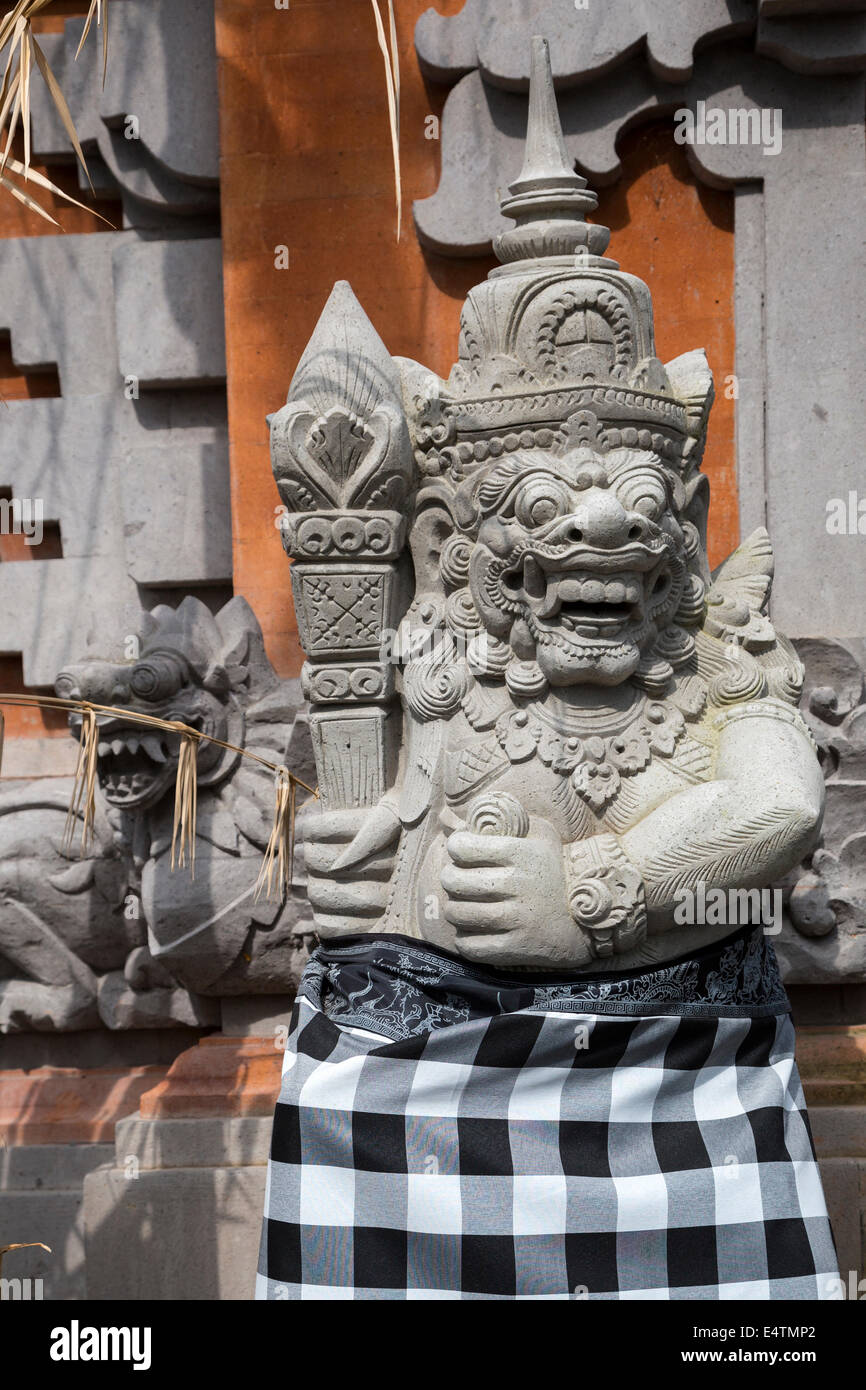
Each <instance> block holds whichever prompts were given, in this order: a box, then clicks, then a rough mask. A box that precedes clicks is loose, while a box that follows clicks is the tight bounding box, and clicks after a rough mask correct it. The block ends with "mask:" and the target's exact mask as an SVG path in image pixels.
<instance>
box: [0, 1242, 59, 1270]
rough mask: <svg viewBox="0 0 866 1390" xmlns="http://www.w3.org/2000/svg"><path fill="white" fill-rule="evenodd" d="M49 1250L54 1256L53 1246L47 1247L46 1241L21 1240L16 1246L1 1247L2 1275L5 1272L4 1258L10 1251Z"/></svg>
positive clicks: (0, 1263)
mask: <svg viewBox="0 0 866 1390" xmlns="http://www.w3.org/2000/svg"><path fill="white" fill-rule="evenodd" d="M36 1249H39V1250H47V1251H48V1253H49V1255H50V1254H52V1250H51V1246H50V1245H46V1244H45V1242H44V1240H20V1241H16V1242H15V1244H14V1245H0V1274H2V1272H3V1256H4V1255H8V1253H9V1251H10V1250H36Z"/></svg>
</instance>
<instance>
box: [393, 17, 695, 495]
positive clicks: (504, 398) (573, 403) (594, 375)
mask: <svg viewBox="0 0 866 1390" xmlns="http://www.w3.org/2000/svg"><path fill="white" fill-rule="evenodd" d="M597 204H598V200H597V198H596V196H595V194H594V193H593V192H592V191H591V190H590V189H589V188H588V187H587V184H586V180H585V179H584V178H582V177H581V176H580V175H579V174H576V173H575V172H574V169H573V166H572V163H571V160H570V159H569V156H568V153H567V151H566V148H565V143H564V141H563V136H562V127H561V125H560V120H559V114H558V111H557V106H556V97H555V94H554V89H553V80H552V77H551V71H550V58H549V54H548V47H547V41H546V40H545V39H543V38H538V37H536V38H534V39H533V41H532V69H531V77H530V88H529V122H528V129H527V139H526V154H525V158H524V163H523V168H522V170H521V172H520V175H519V177H518V178H517V179H516V180H515V181H514V182H513V183H512V184H511V185H510V187H509V195H508V197H506V198H505V199H504V200H503V202H502V210H503V212H504V213H505V214H506V215H507V216H508V217H511V218H513V219H514V221H515V224H516V225H515V226H514V227H513V228H511V229H510V230H508V231H506V232H503V233H502V234H501V235H500V236H498V237H497V238H496V240H495V242H494V250H495V252H496V255H497V257H498V259H499V260H500V262H501V263H502V264H501V265H499V266H497V267H496V268H495V269H494V270H492V271H491V272H490V274H489V276H488V278H487V280H486V281H484V282H483V283H482V284H480V285H477V286H476V287H475V288H474V289H473V290H471V291H470V293H469V296H468V298H467V300H466V303H465V305H464V308H463V313H462V315H461V327H460V349H459V360H458V362H457V364H456V366H455V367H454V369H453V370H452V372H451V375H450V377H449V379H448V381H447V382H443V381H441V380H440V379H439V378H437V377H435V376H434V375H433V374H432V373H429V372H423V371H418V372H417V373H416V374H414V375H413V374H412V373H409V374H408V378H407V386H408V389H409V401H408V402H407V404H408V405H409V413H410V417H411V419H410V423H411V427H412V433H413V436H414V443H415V447H416V458H417V461H418V464H419V466H420V468H421V470H422V472H424V473H427V474H430V473H434V474H435V473H439V472H448V473H450V474H451V475H452V476H455V475H456V476H463V475H465V474H466V473H467V472H470V471H472V469H473V467H474V466H477V464H479V463H482V462H484V461H485V460H486V459H488V458H490V457H491V456H492V457H495V456H496V455H498V454H501V453H503V452H511V451H512V450H514V449H517V448H520V449H526V448H534V447H541V448H545V449H551V448H552V449H554V450H555V451H560V450H565V449H570V448H572V447H575V446H577V445H589V446H590V447H592V448H594V449H596V450H598V451H599V452H605V451H606V450H608V449H613V448H618V447H621V446H623V445H626V446H629V447H641V448H646V449H652V450H654V452H656V453H657V454H659V455H660V456H661V457H662V458H664V459H666V460H667V461H668V462H670V463H671V464H672V465H674V466H675V467H677V468H679V469H687V470H690V469H691V468H692V467H693V466H694V465H695V464H696V463H697V462H699V458H700V447H699V446H700V444H701V443H702V438H703V434H704V430H705V427H706V415H707V411H708V409H709V405H710V403H711V399H712V378H711V376H710V372H709V368H708V366H707V363H706V358H705V357H704V355H703V353H702V352H695V353H687V354H685V355H684V356H683V357H680V358H677V359H676V360H675V361H674V362H671V363H669V364H668V366H667V368H666V367H665V366H663V365H662V363H661V362H660V361H659V359H658V357H657V356H656V352H655V342H654V337H653V315H652V300H651V298H650V292H649V290H648V288H647V286H646V285H645V284H644V283H643V281H642V280H639V279H638V278H637V277H636V276H634V275H628V274H626V273H625V272H623V271H621V270H620V268H619V266H618V264H617V262H616V261H613V260H610V259H608V258H607V257H606V256H605V255H604V252H605V251H606V249H607V245H608V242H609V240H610V232H609V231H608V229H607V227H602V226H599V225H597V224H593V223H589V222H587V221H586V214H587V213H589V212H591V211H592V210H593V209H594V208H595V207H596V206H597Z"/></svg>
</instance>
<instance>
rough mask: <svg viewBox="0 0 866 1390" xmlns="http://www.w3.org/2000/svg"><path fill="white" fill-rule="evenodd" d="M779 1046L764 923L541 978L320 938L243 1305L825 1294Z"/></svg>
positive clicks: (795, 1088)
mask: <svg viewBox="0 0 866 1390" xmlns="http://www.w3.org/2000/svg"><path fill="white" fill-rule="evenodd" d="M793 1043H794V1034H793V1028H792V1025H791V1021H790V1017H789V1013H788V1004H787V999H786V996H785V994H784V990H783V989H782V987H781V983H780V981H779V977H778V973H777V967H776V963H775V954H774V952H773V949H772V946H771V944H770V943H769V942H768V941H767V939H766V937H765V936H764V935H763V934H762V933H761V931H760V929H758V930H757V931H755V930H753V929H752V928H748V929H746V930H745V931H743V932H740V933H738V934H737V935H736V936H735V937H731V938H728V939H727V940H726V941H725V942H722V943H720V944H719V945H717V946H714V947H710V948H707V949H705V950H704V951H702V952H699V953H697V955H694V956H691V957H687V958H684V959H683V960H680V961H678V962H675V963H674V964H672V965H665V966H663V967H659V968H658V969H654V970H649V971H643V972H629V973H627V974H625V975H621V976H616V977H613V976H598V975H597V976H595V977H594V978H591V979H583V980H571V981H554V982H552V983H551V982H550V980H548V981H546V982H540V981H539V980H537V979H530V978H528V977H527V978H525V979H521V980H517V979H515V978H513V977H511V978H509V977H507V976H506V975H505V974H504V973H503V972H498V971H486V972H485V971H483V970H481V969H479V968H477V967H474V966H471V965H468V964H467V963H466V962H462V961H459V960H458V959H457V958H456V957H453V956H450V955H448V954H447V953H446V952H444V951H439V950H437V949H436V948H435V947H429V946H427V945H426V944H424V943H420V942H417V941H410V940H409V939H408V938H405V937H393V936H390V937H383V936H379V937H355V938H352V939H351V940H349V941H344V942H341V943H340V944H339V945H334V944H332V945H330V946H329V947H328V948H327V949H323V948H320V949H319V951H317V952H316V954H315V955H314V956H313V959H312V961H311V963H310V965H309V966H308V969H307V972H306V974H305V977H304V980H303V982H302V985H301V990H300V992H299V997H298V1000H297V1002H296V1006H295V1015H294V1021H293V1028H292V1032H291V1035H290V1038H289V1042H288V1045H287V1049H286V1053H285V1063H284V1070H283V1083H282V1089H281V1093H280V1097H279V1101H278V1103H277V1107H276V1116H275V1121H274V1132H273V1145H272V1150H271V1160H270V1164H269V1170H268V1186H267V1196H266V1207H265V1221H264V1229H263V1236H262V1246H261V1255H260V1261H259V1276H258V1281H257V1297H260V1298H267V1299H332V1298H343V1299H437V1298H444V1299H514V1298H520V1299H529V1298H536V1299H566V1298H588V1299H819V1298H830V1297H838V1277H837V1263H836V1258H835V1253H834V1247H833V1240H832V1236H831V1234H830V1227H829V1222H828V1220H827V1211H826V1206H825V1203H824V1195H823V1191H822V1187H821V1179H820V1176H819V1173H818V1168H817V1165H816V1163H815V1157H814V1150H813V1146H812V1141H811V1135H810V1132H809V1125H808V1119H807V1116H806V1110H805V1102H804V1099H803V1093H802V1088H801V1085H800V1079H799V1076H798V1072H797V1067H796V1064H795V1062H794V1056H793ZM834 1290H835V1291H834Z"/></svg>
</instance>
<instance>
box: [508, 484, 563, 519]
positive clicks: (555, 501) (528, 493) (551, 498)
mask: <svg viewBox="0 0 866 1390" xmlns="http://www.w3.org/2000/svg"><path fill="white" fill-rule="evenodd" d="M567 510H568V494H567V492H566V489H565V488H564V487H563V486H562V484H560V483H557V482H556V480H555V479H553V478H534V479H532V480H531V481H530V482H528V483H527V484H526V486H525V487H523V488H521V489H520V492H519V493H518V494H517V497H516V498H515V502H514V515H515V516H516V517H517V520H518V521H519V522H520V524H521V526H526V527H528V528H529V529H530V530H531V529H533V528H534V527H536V526H546V525H547V523H548V522H549V521H555V520H556V518H557V517H558V516H564V515H565V513H566V511H567Z"/></svg>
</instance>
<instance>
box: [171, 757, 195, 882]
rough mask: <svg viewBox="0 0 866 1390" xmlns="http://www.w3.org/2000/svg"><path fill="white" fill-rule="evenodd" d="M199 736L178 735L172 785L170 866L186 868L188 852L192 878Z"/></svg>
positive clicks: (193, 876)
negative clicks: (179, 736)
mask: <svg viewBox="0 0 866 1390" xmlns="http://www.w3.org/2000/svg"><path fill="white" fill-rule="evenodd" d="M197 754H198V739H197V738H193V736H192V735H191V734H187V733H184V734H182V735H181V740H180V752H179V753H178V759H177V776H176V780H175V784H174V828H173V830H172V835H171V867H172V869H174V866H175V863H177V865H178V866H179V868H181V869H183V868H185V867H186V858H187V854H189V872H190V878H195V816H196V805H197V793H198V773H197V770H196V756H197Z"/></svg>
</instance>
